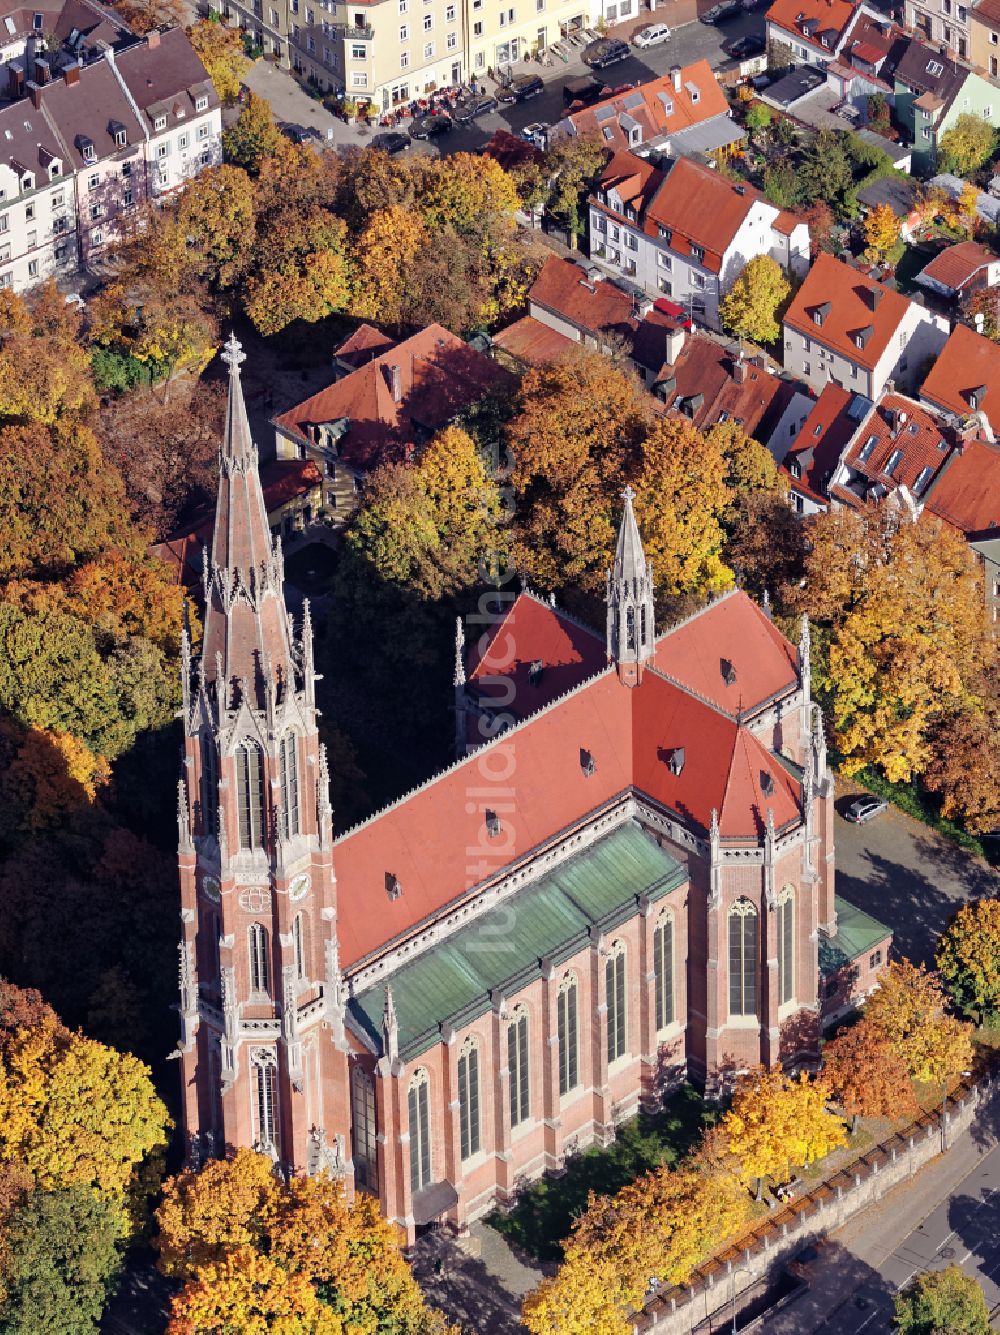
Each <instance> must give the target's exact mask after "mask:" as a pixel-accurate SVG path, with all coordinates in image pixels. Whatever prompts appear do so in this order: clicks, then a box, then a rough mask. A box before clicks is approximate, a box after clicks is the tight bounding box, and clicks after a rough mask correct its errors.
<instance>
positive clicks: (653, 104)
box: [563, 60, 729, 149]
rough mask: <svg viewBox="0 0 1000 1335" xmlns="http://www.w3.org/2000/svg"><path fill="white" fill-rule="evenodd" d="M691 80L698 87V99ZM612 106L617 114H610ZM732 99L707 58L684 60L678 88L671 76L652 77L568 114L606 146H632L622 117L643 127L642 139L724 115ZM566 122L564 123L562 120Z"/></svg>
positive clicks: (581, 129)
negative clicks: (692, 90) (641, 83)
mask: <svg viewBox="0 0 1000 1335" xmlns="http://www.w3.org/2000/svg"><path fill="white" fill-rule="evenodd" d="M688 84H691V85H693V86H694V88H695V89H696V90H697V95H698V96H697V101H696V100H695V99H694V97H693V96H692V94H691V91H690V89H689V88H688V87H687V85H688ZM609 108H613V109H614V113H613V114H610V115H609V114H608V109H609ZM728 110H729V104H728V103H727V102H726V95H725V93H723V91H722V89H721V88H720V87H719V84H718V82H717V80H716V78H715V75H714V74H713V73H712V68H711V66H710V65H709V63H708V61H707V60H698V61H695V63H694V64H693V65H685V66H684V68H683V69H682V70H681V72H680V88H675V87H674V83H673V79H672V77H671V75H669V74H665V75H664V76H663V77H662V78H660V79H650V81H649V83H645V84H643V85H642V86H641V87H639V88H631V89H629V90H628V91H627V92H625V93H621V94H619V95H618V96H617V97H611V98H605V100H604V101H603V102H595V103H594V104H593V105H592V106H589V107H585V108H584V109H583V110H582V111H575V112H573V114H572V115H571V116H569V117H568V118H567V119H568V120H569V121H570V122H572V125H573V127H574V129H575V130H576V133H577V134H580V135H591V136H593V137H594V138H596V139H597V140H598V141H599V142H600V143H602V144H604V145H606V146H607V147H608V148H615V149H618V148H623V149H627V148H628V147H629V136H628V135H627V133H626V132H625V130H623V129H622V126H621V116H622V115H623V114H624V115H626V116H629V117H631V119H632V120H633V121H635V123H636V124H637V125H638V126H639V128H640V131H641V133H642V142H643V143H648V142H649V141H650V140H651V139H659V138H661V137H663V136H665V135H670V134H678V133H679V132H680V131H681V130H688V129H690V128H691V127H692V126H693V125H701V124H702V123H703V122H704V121H708V120H712V119H714V117H716V116H725V115H726V114H727V113H728ZM563 124H565V122H563Z"/></svg>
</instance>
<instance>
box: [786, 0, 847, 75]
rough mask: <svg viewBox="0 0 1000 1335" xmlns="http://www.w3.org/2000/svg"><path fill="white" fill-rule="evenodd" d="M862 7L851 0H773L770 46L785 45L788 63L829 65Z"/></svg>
mask: <svg viewBox="0 0 1000 1335" xmlns="http://www.w3.org/2000/svg"><path fill="white" fill-rule="evenodd" d="M859 9H860V6H859V5H858V4H857V3H852V0H774V3H773V4H772V5H771V8H770V9H769V10H768V11H767V20H766V32H767V43H768V47H769V48H771V49H772V50H773V49H774V48H778V49H782V48H783V49H784V50H785V52H786V53H787V60H786V62H785V63H786V64H789V65H819V66H825V65H828V64H829V63H830V61H832V60H833V59H834V57H835V56H836V55H837V54H838V52H839V51H840V48H841V45H842V43H843V39H844V37H845V35H846V33H847V30H848V28H849V27H850V25H851V23H852V21H853V20H854V17H855V15H856V14H857V13H858V11H859ZM869 12H872V11H869ZM772 63H773V64H775V65H777V64H778V63H779V62H778V61H777V60H772Z"/></svg>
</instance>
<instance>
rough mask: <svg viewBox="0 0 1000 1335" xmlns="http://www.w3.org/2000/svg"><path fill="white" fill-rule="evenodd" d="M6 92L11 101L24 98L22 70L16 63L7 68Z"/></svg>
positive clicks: (13, 62) (12, 62)
mask: <svg viewBox="0 0 1000 1335" xmlns="http://www.w3.org/2000/svg"><path fill="white" fill-rule="evenodd" d="M7 92H8V95H9V96H10V98H11V101H16V100H17V99H18V98H19V97H23V96H24V69H23V68H22V66H20V65H19V64H17V62H16V61H11V63H10V64H9V65H8V66H7Z"/></svg>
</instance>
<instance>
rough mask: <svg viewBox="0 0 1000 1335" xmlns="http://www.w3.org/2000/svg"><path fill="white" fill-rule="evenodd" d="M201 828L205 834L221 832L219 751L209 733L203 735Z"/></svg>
mask: <svg viewBox="0 0 1000 1335" xmlns="http://www.w3.org/2000/svg"><path fill="white" fill-rule="evenodd" d="M201 828H202V831H203V832H204V833H205V834H213V835H217V834H218V833H219V753H218V750H217V749H216V745H215V738H214V737H211V736H210V735H209V734H208V733H202V737H201Z"/></svg>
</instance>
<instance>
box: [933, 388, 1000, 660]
mask: <svg viewBox="0 0 1000 1335" xmlns="http://www.w3.org/2000/svg"><path fill="white" fill-rule="evenodd" d="M998 392H1000V391H998ZM926 506H927V509H928V510H929V511H930V512H931V514H935V515H937V517H938V518H939V519H943V520H944V521H945V523H948V524H951V525H952V527H953V528H957V529H959V530H960V531H961V532H962V533H964V534H965V537H966V539H967V540H968V543H969V546H970V547H971V548H972V550H973V551H974V552H975V554H976V556H977V557H978V558H979V560H980V562H981V563H982V567H983V584H984V590H985V596H986V616H987V619H988V621H989V623H990V625H991V626H993V628H994V630H995V631H996V633H997V634H1000V446H998V445H996V444H995V443H994V442H993V441H991V440H988V439H984V438H983V433H982V432H978V433H975V434H971V433H968V432H965V433H962V439H961V442H960V445H959V448H958V449H956V450H955V451H954V452H953V453H952V455H951V456H950V458H949V459H948V460H947V461H946V463H945V465H944V467H943V468H942V469H941V471H940V473H939V474H938V476H937V478H936V479H935V481H934V483H933V485H932V486H931V488H930V490H929V491H928V493H927V499H926Z"/></svg>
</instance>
